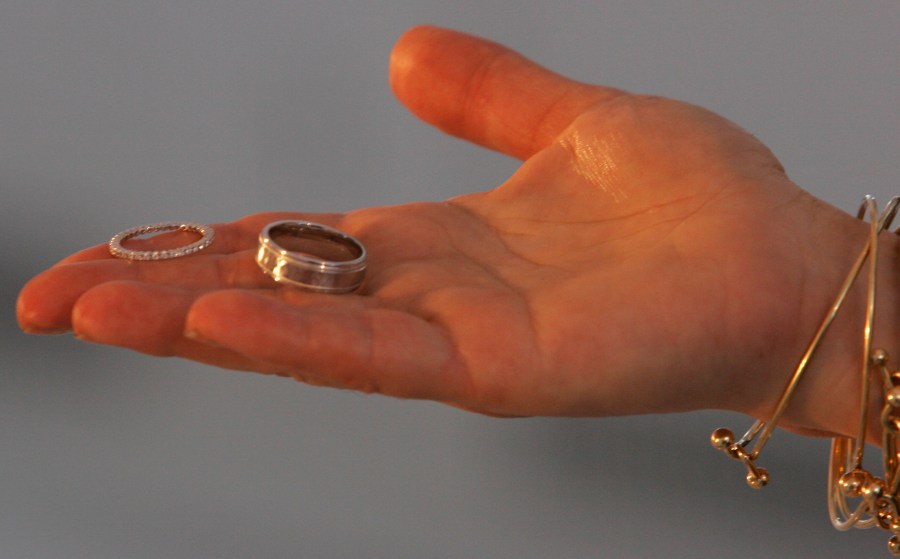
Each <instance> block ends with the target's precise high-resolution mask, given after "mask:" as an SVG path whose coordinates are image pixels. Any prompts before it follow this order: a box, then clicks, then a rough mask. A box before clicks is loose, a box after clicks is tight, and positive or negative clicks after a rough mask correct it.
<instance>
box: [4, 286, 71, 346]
mask: <svg viewBox="0 0 900 559" xmlns="http://www.w3.org/2000/svg"><path fill="white" fill-rule="evenodd" d="M51 275H52V274H49V273H48V272H44V273H42V274H40V275H38V276H36V277H34V278H33V279H32V280H31V281H29V282H28V283H26V284H25V286H23V287H22V290H21V291H20V292H19V296H18V298H17V299H16V320H17V321H18V323H19V328H20V329H21V330H22V331H23V332H25V333H26V334H62V333H64V332H67V331H69V329H70V328H71V321H70V312H69V308H68V307H63V306H61V305H59V304H56V301H57V300H56V299H54V297H52V294H53V293H52V287H51V284H52V283H53V281H52V277H51Z"/></svg>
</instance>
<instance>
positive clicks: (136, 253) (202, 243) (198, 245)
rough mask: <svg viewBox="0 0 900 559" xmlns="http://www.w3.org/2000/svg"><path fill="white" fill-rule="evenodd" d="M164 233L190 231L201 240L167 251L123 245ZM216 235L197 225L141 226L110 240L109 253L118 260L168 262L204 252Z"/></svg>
mask: <svg viewBox="0 0 900 559" xmlns="http://www.w3.org/2000/svg"><path fill="white" fill-rule="evenodd" d="M164 231H190V232H193V233H198V234H199V235H200V239H199V240H197V241H195V242H193V243H191V244H189V245H184V246H181V247H177V248H171V249H166V250H132V249H130V248H125V247H123V246H122V243H124V242H125V241H127V240H128V239H131V238H134V237H140V236H141V235H147V234H148V233H160V232H164ZM215 236H216V233H215V231H213V228H212V227H210V226H209V225H198V224H196V223H154V224H151V225H141V226H140V227H132V228H131V229H126V230H125V231H122V232H121V233H117V234H116V235H115V236H114V237H113V238H112V239H110V240H109V253H110V254H112V255H113V256H115V257H116V258H124V259H125V260H168V259H169V258H178V257H179V256H187V255H188V254H193V253H195V252H197V251H200V250H203V249H205V248H206V247H208V246H209V245H211V244H212V242H213V239H214V238H215Z"/></svg>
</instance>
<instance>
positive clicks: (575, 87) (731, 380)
mask: <svg viewBox="0 0 900 559" xmlns="http://www.w3.org/2000/svg"><path fill="white" fill-rule="evenodd" d="M391 83H392V86H393V88H394V90H395V92H396V93H397V95H398V97H399V98H400V99H401V101H402V102H403V103H405V104H406V105H407V106H408V107H409V108H410V110H412V111H413V112H414V113H415V114H417V115H418V116H420V117H421V118H422V119H424V120H425V121H427V122H430V123H432V124H434V125H436V126H437V127H439V128H441V129H442V130H444V131H446V132H448V133H450V134H453V135H456V136H459V137H462V138H464V139H466V140H469V141H472V142H475V143H478V144H480V145H483V146H485V147H488V148H490V149H495V150H499V151H501V152H504V153H507V154H509V155H512V156H514V157H518V158H521V159H522V160H523V161H524V163H523V165H522V166H521V168H520V169H519V170H518V171H517V172H516V173H515V174H514V175H513V176H512V177H510V179H509V180H508V181H506V183H504V184H503V185H501V186H500V187H498V188H496V189H494V190H491V191H488V192H484V193H479V194H471V195H466V196H460V197H458V198H454V199H452V200H448V201H446V202H442V203H416V204H407V205H400V206H393V207H383V208H369V209H362V210H357V211H353V212H349V213H346V214H328V215H321V214H319V215H313V214H296V213H277V214H265V215H254V216H250V217H247V218H244V219H242V220H239V221H237V222H234V223H230V224H220V225H216V226H215V228H216V233H217V238H216V241H215V242H214V243H213V245H212V246H211V247H210V248H208V249H206V250H204V251H203V252H201V253H198V254H196V255H192V256H189V257H185V258H180V259H176V260H170V261H163V262H149V263H146V262H141V263H129V262H126V261H123V260H117V259H114V258H111V257H110V256H109V254H108V253H107V250H106V247H105V246H100V247H95V248H93V249H88V250H86V251H84V252H81V253H78V254H76V255H74V256H72V257H70V258H68V259H66V260H64V261H63V262H62V263H60V264H58V265H57V266H55V267H53V268H51V269H49V270H48V271H46V272H44V273H43V274H41V275H39V276H38V277H36V278H35V279H33V280H32V281H31V282H30V283H29V284H28V285H27V286H26V287H25V288H24V289H23V291H22V293H21V295H20V299H19V304H18V316H19V321H20V324H21V326H22V328H23V329H25V330H26V331H29V332H34V333H42V332H60V331H67V330H69V329H71V330H74V332H75V334H76V335H77V336H79V337H80V338H83V339H85V340H90V341H94V342H98V343H105V344H112V345H118V346H124V347H128V348H132V349H135V350H137V351H142V352H145V353H149V354H152V355H178V356H182V357H186V358H188V359H194V360H197V361H202V362H205V363H211V364H214V365H217V366H220V367H225V368H233V369H243V370H252V371H257V372H262V373H270V374H278V375H284V376H289V377H293V378H296V379H298V380H301V381H304V382H307V383H311V384H316V385H326V386H334V387H342V388H350V389H355V390H361V391H367V392H379V393H383V394H387V395H392V396H398V397H404V398H425V399H433V400H437V401H441V402H445V403H447V404H450V405H454V406H459V407H462V408H465V409H470V410H473V411H478V412H481V413H487V414H493V415H513V416H518V415H610V414H634V413H648V412H668V411H681V410H692V409H699V408H727V409H732V410H737V411H742V412H746V413H748V414H751V415H763V416H764V415H765V413H767V412H770V411H771V408H772V407H773V405H774V402H775V400H776V399H777V397H778V395H779V393H780V390H781V388H783V385H784V382H785V381H786V379H787V377H788V376H789V374H790V372H791V370H792V368H793V366H794V364H795V361H796V359H797V358H798V357H799V355H800V354H801V353H802V351H803V349H804V345H805V343H806V342H807V341H808V338H809V336H811V334H812V333H813V332H814V330H815V328H816V326H817V324H818V321H819V320H820V319H821V317H822V315H823V313H824V311H825V309H826V308H827V306H828V304H829V303H830V298H831V297H832V296H833V295H834V293H835V292H836V290H837V287H838V286H839V285H840V283H841V281H842V279H843V274H844V273H846V270H847V269H848V268H849V266H850V263H851V262H852V260H853V258H854V257H855V256H856V253H857V252H858V250H859V248H860V247H861V246H862V244H863V242H864V240H865V229H864V227H862V226H861V225H860V224H858V223H857V222H856V221H855V220H854V219H852V218H851V217H850V216H848V215H846V214H844V213H842V212H839V211H837V210H834V209H833V208H831V207H829V206H827V205H826V204H824V203H822V202H820V201H818V200H816V199H814V198H812V197H811V196H809V195H808V194H806V193H805V192H803V191H802V190H801V189H800V188H798V187H797V186H796V185H794V184H793V183H792V182H791V181H790V180H789V179H788V178H787V177H786V175H785V173H784V171H783V169H782V168H781V166H780V164H779V163H778V161H777V160H776V159H775V157H774V156H773V155H772V154H771V153H770V152H769V150H768V149H767V148H766V147H765V146H764V145H763V144H761V143H760V142H759V141H757V140H756V139H755V138H753V137H752V136H751V135H750V134H748V133H746V132H745V131H743V130H741V129H740V128H738V127H737V126H735V125H734V124H732V123H730V122H728V121H727V120H725V119H723V118H721V117H719V116H717V115H715V114H713V113H711V112H709V111H706V110H704V109H702V108H699V107H696V106H692V105H688V104H685V103H680V102H675V101H671V100H667V99H662V98H656V97H649V96H641V95H633V94H629V93H626V92H624V91H620V90H616V89H611V88H606V87H600V86H591V85H586V84H582V83H577V82H573V81H571V80H567V79H565V78H563V77H561V76H558V75H556V74H553V73H551V72H549V71H547V70H545V69H543V68H540V67H538V66H537V65H535V64H534V63H532V62H529V61H528V60H526V59H524V58H522V57H521V56H519V55H518V54H515V53H513V52H511V51H509V50H507V49H505V48H504V47H501V46H499V45H496V44H494V43H490V42H487V41H484V40H481V39H478V38H474V37H471V36H467V35H462V34H459V33H455V32H451V31H447V30H442V29H436V28H428V27H424V28H417V29H414V30H412V31H410V32H408V33H407V34H406V35H405V36H404V37H403V38H401V40H400V41H399V42H398V44H397V46H396V48H395V51H394V53H393V55H392V60H391ZM300 218H302V219H309V220H311V221H316V222H321V223H325V224H327V225H331V226H333V227H337V228H340V229H342V230H344V231H347V232H348V233H350V234H352V235H354V236H355V237H357V238H358V239H360V240H361V241H362V242H363V243H364V244H365V245H366V248H367V250H368V251H369V268H368V277H367V280H366V283H365V284H364V285H363V288H362V290H361V291H360V292H358V293H356V294H350V295H323V294H318V293H310V292H306V291H301V290H298V289H294V288H291V287H285V286H282V285H278V284H275V283H274V282H273V281H272V280H270V279H269V278H268V277H267V276H265V275H263V274H262V273H261V272H260V271H259V269H258V268H257V266H256V264H255V262H254V252H255V249H256V242H257V240H256V238H257V234H258V232H259V230H260V229H261V228H262V227H263V225H265V224H266V223H268V222H270V221H274V220H277V219H300ZM172 237H173V236H172V235H169V236H160V237H157V238H154V239H152V240H147V241H143V242H145V243H148V244H150V245H153V244H155V243H163V242H166V241H167V240H172ZM175 237H177V234H176V235H175ZM825 238H827V239H828V240H827V241H825V242H823V239H825ZM175 240H178V239H177V238H176V239H175ZM851 326H852V325H848V326H847V327H846V328H845V331H846V332H851V331H854V332H855V330H852V328H851ZM842 332H843V331H842ZM840 336H841V334H839V337H840ZM841 339H843V338H841ZM854 339H855V338H854ZM844 364H845V363H844V362H843V361H841V362H840V363H836V365H835V366H834V367H831V368H828V367H826V368H825V370H824V371H823V372H822V374H820V375H819V378H818V380H813V381H811V382H808V383H806V386H805V388H804V391H801V393H800V394H798V399H799V401H800V402H799V404H798V406H797V407H796V408H795V409H793V410H791V411H789V413H788V415H786V416H785V418H784V420H783V421H784V422H786V423H788V424H790V425H792V426H794V427H795V428H796V429H800V430H816V431H828V432H851V431H852V428H853V427H854V425H853V421H852V419H851V418H850V416H852V415H853V414H852V413H851V412H849V411H848V412H847V414H845V415H847V416H848V417H846V418H840V419H834V413H833V412H834V410H835V407H836V406H838V407H840V406H843V407H844V408H848V409H852V404H853V402H852V401H851V402H847V401H846V400H847V393H848V392H853V391H855V390H856V387H855V386H854V384H855V381H854V379H855V376H852V375H849V376H850V377H852V378H847V377H848V375H846V374H845V373H844V372H843V369H842V367H843V365H844ZM835 386H837V390H835V392H837V394H836V395H835V394H832V393H831V392H829V391H831V390H834V389H833V388H832V387H835ZM823 387H828V389H829V391H826V390H824V389H823ZM823 394H824V396H823ZM828 394H832V395H828ZM851 400H852V399H851ZM848 406H849V407H848ZM825 411H828V412H829V413H825ZM845 419H850V421H844V420H845Z"/></svg>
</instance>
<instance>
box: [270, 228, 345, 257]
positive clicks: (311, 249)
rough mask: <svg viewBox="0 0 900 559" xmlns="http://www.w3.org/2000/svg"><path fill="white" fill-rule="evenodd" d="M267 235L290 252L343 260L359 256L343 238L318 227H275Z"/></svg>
mask: <svg viewBox="0 0 900 559" xmlns="http://www.w3.org/2000/svg"><path fill="white" fill-rule="evenodd" d="M269 236H270V237H272V240H273V241H275V243H276V244H278V246H280V247H281V248H283V249H285V250H289V251H291V252H297V253H300V254H305V255H307V256H312V257H314V258H318V259H320V260H327V261H331V262H344V261H347V260H355V259H356V258H359V256H360V254H361V252H360V251H359V249H357V248H356V247H354V246H353V245H351V244H349V243H348V242H347V241H346V240H344V239H343V238H341V237H339V236H337V235H334V234H333V233H330V232H328V231H323V230H320V229H315V230H310V229H305V228H303V229H301V228H298V227H290V226H281V227H275V228H274V229H272V230H271V231H270V232H269Z"/></svg>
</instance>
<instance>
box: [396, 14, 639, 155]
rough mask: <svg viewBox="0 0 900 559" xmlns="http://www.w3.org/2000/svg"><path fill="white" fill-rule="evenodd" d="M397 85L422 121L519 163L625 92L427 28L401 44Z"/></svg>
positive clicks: (494, 46) (494, 45) (478, 41)
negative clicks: (588, 112) (586, 113)
mask: <svg viewBox="0 0 900 559" xmlns="http://www.w3.org/2000/svg"><path fill="white" fill-rule="evenodd" d="M390 82H391V87H392V88H393V90H394V93H395V94H396V95H397V97H398V98H399V99H400V101H401V102H402V103H403V104H404V105H406V107H407V108H408V109H409V110H410V111H412V113H413V114H415V115H416V116H418V117H419V118H421V119H422V120H424V121H426V122H428V123H430V124H432V125H434V126H436V127H437V128H439V129H441V130H443V131H444V132H447V133H449V134H452V135H454V136H459V137H460V138H463V139H466V140H469V141H470V142H474V143H476V144H480V145H483V146H485V147H488V148H491V149H494V150H497V151H500V152H502V153H506V154H508V155H512V156H514V157H518V158H520V159H525V158H527V157H529V156H531V155H532V154H534V153H535V152H536V151H538V150H540V149H542V148H544V147H545V146H547V145H548V144H549V143H551V142H552V141H553V140H554V139H555V138H556V137H557V136H559V134H560V133H561V132H562V131H563V130H564V129H565V128H566V127H567V126H568V125H569V124H570V123H571V122H572V120H574V119H575V118H576V117H577V116H578V115H580V114H581V113H583V112H584V111H585V110H587V109H588V108H589V107H590V106H592V105H595V104H597V103H601V102H603V101H606V100H608V99H611V98H613V97H617V96H619V95H622V94H624V92H623V91H621V90H617V89H613V88H608V87H601V86H593V85H588V84H584V83H580V82H577V81H574V80H570V79H568V78H565V77H563V76H560V75H559V74H555V73H553V72H551V71H549V70H547V69H545V68H543V67H541V66H539V65H537V64H535V63H534V62H532V61H530V60H528V59H527V58H525V57H523V56H521V55H520V54H518V53H516V52H515V51H512V50H510V49H508V48H506V47H504V46H502V45H499V44H497V43H493V42H490V41H487V40H484V39H480V38H478V37H474V36H471V35H466V34H464V33H460V32H457V31H451V30H448V29H441V28H438V27H428V26H423V27H416V28H413V29H411V30H409V31H407V32H406V33H405V34H404V35H403V36H401V37H400V39H399V40H398V41H397V44H396V45H395V46H394V50H393V52H392V53H391V60H390Z"/></svg>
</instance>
